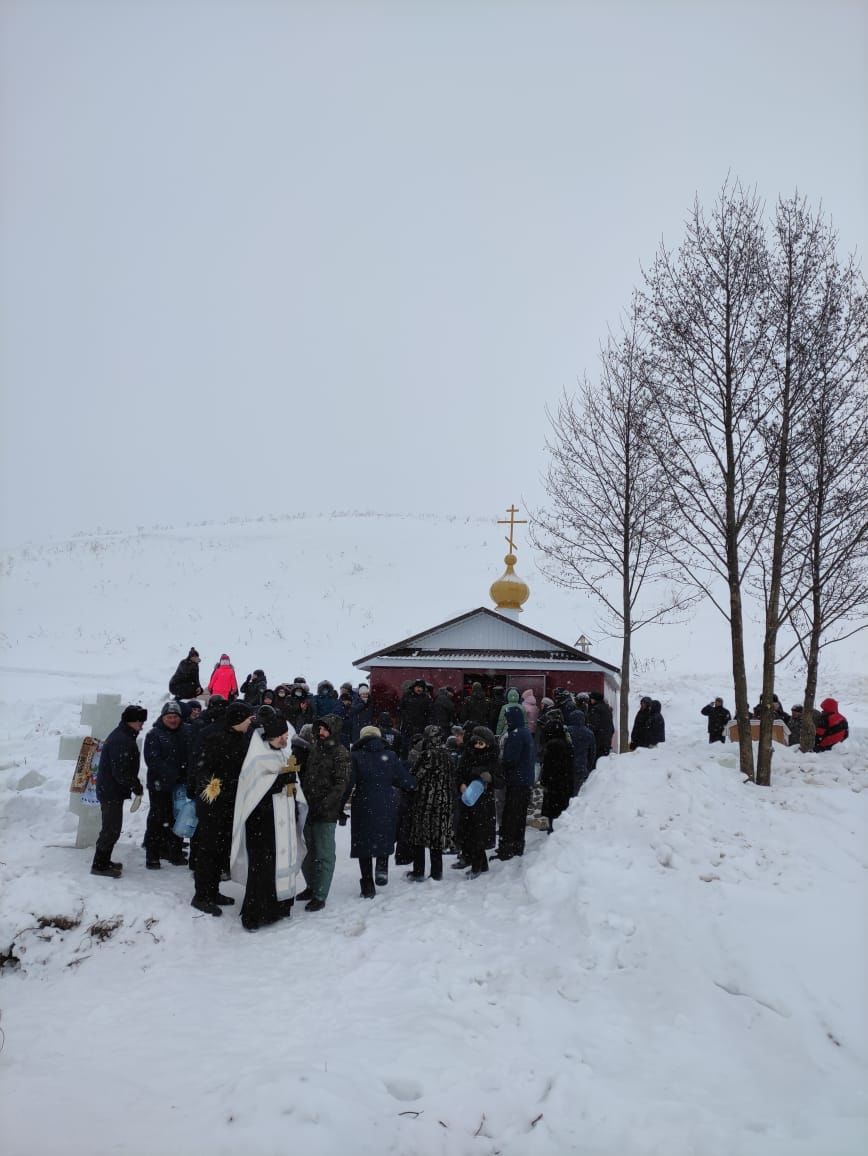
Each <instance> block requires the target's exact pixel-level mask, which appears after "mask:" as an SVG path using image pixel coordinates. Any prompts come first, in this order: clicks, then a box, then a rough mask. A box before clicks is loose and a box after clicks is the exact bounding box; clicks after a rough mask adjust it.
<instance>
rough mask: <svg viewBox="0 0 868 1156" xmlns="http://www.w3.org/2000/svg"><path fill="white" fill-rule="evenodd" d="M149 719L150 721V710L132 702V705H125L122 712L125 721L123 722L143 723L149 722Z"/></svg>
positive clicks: (122, 718)
mask: <svg viewBox="0 0 868 1156" xmlns="http://www.w3.org/2000/svg"><path fill="white" fill-rule="evenodd" d="M147 721H148V712H147V711H146V710H145V708H144V707H143V706H136V705H134V704H130V706H125V707H124V709H123V713H122V714H121V722H123V723H131V722H141V723H143V722H147Z"/></svg>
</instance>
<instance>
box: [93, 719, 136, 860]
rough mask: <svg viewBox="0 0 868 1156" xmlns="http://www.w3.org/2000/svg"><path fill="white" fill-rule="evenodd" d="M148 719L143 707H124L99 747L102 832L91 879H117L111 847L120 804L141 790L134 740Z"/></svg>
mask: <svg viewBox="0 0 868 1156" xmlns="http://www.w3.org/2000/svg"><path fill="white" fill-rule="evenodd" d="M147 719H148V712H147V711H146V710H145V708H144V707H143V706H133V705H130V706H125V707H124V709H123V713H122V714H121V721H120V722H119V723H118V725H117V726H116V727H115V729H114V730H113V731H112V732H111V734H110V735H109V736H108V738H107V739H106V741H105V742H104V743H103V745H102V750H101V751H100V756H99V766H98V768H97V772H96V797H97V799H98V800H99V805H100V810H101V811H102V829H101V830H100V833H99V838H98V839H97V841H96V849H95V850H94V854H93V864H92V865H91V869H90V873H91V875H104V876H106V877H107V878H109V879H119V878H120V874H121V872H122V871H123V864H122V863H113V862H112V859H111V854H112V851H114V848H115V843H117V841H118V839H120V837H121V829H122V828H123V822H124V800H125V799H129V798H130V796H131V795H137V796H138V797H139V798H140V797H141V796H142V794H143V793H144V788H143V787H142V784H141V782H140V780H139V767H140V766H141V756H140V755H139V746H138V742H137V739H138V737H139V731H140V730H141V729H142V727H143V726H144V725H145V723H146V722H147Z"/></svg>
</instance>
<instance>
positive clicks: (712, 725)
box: [701, 698, 732, 743]
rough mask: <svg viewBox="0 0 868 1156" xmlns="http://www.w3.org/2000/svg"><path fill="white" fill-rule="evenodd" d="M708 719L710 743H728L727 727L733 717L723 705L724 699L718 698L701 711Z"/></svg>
mask: <svg viewBox="0 0 868 1156" xmlns="http://www.w3.org/2000/svg"><path fill="white" fill-rule="evenodd" d="M701 713H702V714H704V715H705V717H706V718H707V719H708V741H709V742H710V743H725V742H726V727H727V724H728V723H729V720H730V719H731V718H732V715H731V714H730V713H729V711H728V710H727V709H726V707H725V706H724V705H723V699H722V698H716V699H715V700H714V702H710V703H709V704H708V706H704V707H703V708H702V711H701Z"/></svg>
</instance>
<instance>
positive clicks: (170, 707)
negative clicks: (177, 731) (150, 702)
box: [160, 698, 184, 718]
mask: <svg viewBox="0 0 868 1156" xmlns="http://www.w3.org/2000/svg"><path fill="white" fill-rule="evenodd" d="M167 714H176V715H177V716H178V718H183V717H184V712H183V711H182V710H181V704H180V703H179V702H177V701H176V700H175V699H174V698H170V699H169V701H168V702H166V703H163V709H162V710H161V711H160V718H165V717H166V715H167Z"/></svg>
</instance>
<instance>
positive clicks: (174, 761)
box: [145, 718, 192, 792]
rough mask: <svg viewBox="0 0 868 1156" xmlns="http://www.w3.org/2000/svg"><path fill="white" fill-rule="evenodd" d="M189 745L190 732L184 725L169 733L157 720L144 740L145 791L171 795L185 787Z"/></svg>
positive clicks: (160, 720)
mask: <svg viewBox="0 0 868 1156" xmlns="http://www.w3.org/2000/svg"><path fill="white" fill-rule="evenodd" d="M191 741H192V731H191V729H190V727H189V726H188V725H187V724H186V723H182V724H181V725H180V726H179V727H178V729H177V730H176V731H172V730H169V728H168V727H167V726H166V725H165V723H164V722H163V720H162V719H161V718H158V719H157V721H156V722H155V723H154V725H153V726H152V727H151V729H150V730H149V731H148V733H147V735H146V736H145V764H146V765H147V768H148V790H149V791H170V792H171V791H173V790H174V789H175V787H176V786H177V785H178V783H186V781H187V767H188V766H189V763H190V746H191Z"/></svg>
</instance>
